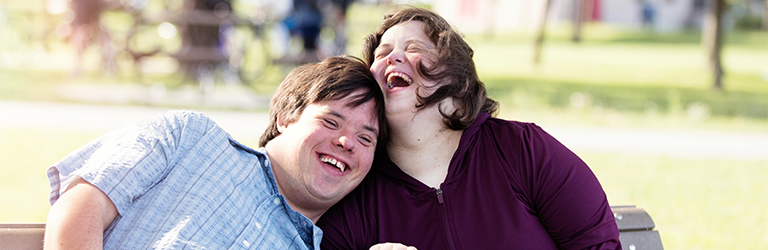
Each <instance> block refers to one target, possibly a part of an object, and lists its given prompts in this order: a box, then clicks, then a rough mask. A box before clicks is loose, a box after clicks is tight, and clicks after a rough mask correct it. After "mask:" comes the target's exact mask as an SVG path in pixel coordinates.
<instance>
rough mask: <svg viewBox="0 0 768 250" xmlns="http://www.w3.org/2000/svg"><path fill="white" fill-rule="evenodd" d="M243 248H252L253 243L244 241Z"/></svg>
mask: <svg viewBox="0 0 768 250" xmlns="http://www.w3.org/2000/svg"><path fill="white" fill-rule="evenodd" d="M243 246H245V247H250V246H251V243H248V241H247V240H243Z"/></svg>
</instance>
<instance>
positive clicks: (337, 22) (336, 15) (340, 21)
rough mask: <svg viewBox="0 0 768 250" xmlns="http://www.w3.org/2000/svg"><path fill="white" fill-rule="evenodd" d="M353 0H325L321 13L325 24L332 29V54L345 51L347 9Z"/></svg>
mask: <svg viewBox="0 0 768 250" xmlns="http://www.w3.org/2000/svg"><path fill="white" fill-rule="evenodd" d="M354 2H355V1H354V0H327V3H326V4H325V5H324V6H325V7H324V8H323V10H324V11H323V13H324V15H325V18H326V23H327V26H330V28H331V29H333V48H332V49H331V53H332V54H333V55H343V54H346V53H347V10H348V9H349V6H350V5H352V3H354Z"/></svg>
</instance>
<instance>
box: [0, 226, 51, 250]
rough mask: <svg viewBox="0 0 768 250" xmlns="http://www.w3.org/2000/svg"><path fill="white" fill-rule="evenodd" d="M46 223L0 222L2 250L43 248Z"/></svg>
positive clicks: (0, 244)
mask: <svg viewBox="0 0 768 250" xmlns="http://www.w3.org/2000/svg"><path fill="white" fill-rule="evenodd" d="M44 235H45V224H44V223H23V224H22V223H0V250H11V249H13V250H40V249H43V236H44Z"/></svg>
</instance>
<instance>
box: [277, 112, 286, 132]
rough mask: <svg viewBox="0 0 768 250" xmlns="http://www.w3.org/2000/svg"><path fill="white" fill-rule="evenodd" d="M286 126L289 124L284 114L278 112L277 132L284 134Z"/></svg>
mask: <svg viewBox="0 0 768 250" xmlns="http://www.w3.org/2000/svg"><path fill="white" fill-rule="evenodd" d="M286 127H288V124H286V122H285V118H283V115H281V114H277V132H278V133H280V134H282V133H283V130H285V128H286Z"/></svg>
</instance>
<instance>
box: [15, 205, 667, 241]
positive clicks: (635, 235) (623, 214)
mask: <svg viewBox="0 0 768 250" xmlns="http://www.w3.org/2000/svg"><path fill="white" fill-rule="evenodd" d="M611 210H613V216H614V218H616V225H618V226H619V232H620V234H619V240H620V241H621V247H622V249H625V250H657V249H658V250H661V249H664V247H662V245H661V237H660V236H659V231H656V230H654V228H655V227H656V225H655V224H654V223H653V220H652V219H651V216H650V215H648V213H646V212H645V210H643V209H641V208H637V207H635V206H612V207H611ZM44 234H45V223H24V224H18V223H0V250H11V249H13V250H38V249H43V235H44Z"/></svg>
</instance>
